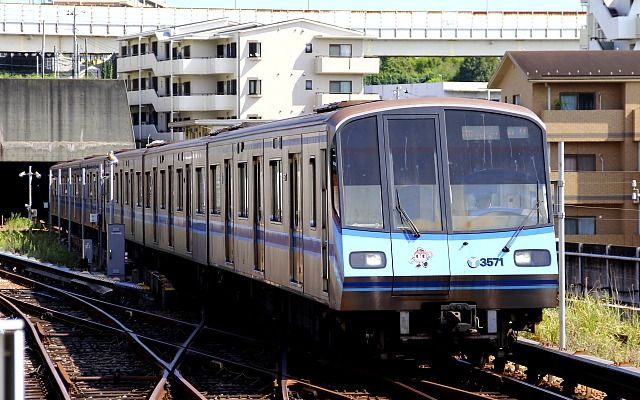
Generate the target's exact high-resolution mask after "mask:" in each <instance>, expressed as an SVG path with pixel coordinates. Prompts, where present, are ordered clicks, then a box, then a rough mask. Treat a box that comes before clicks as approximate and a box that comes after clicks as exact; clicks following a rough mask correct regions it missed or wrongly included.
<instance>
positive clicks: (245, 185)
mask: <svg viewBox="0 0 640 400" xmlns="http://www.w3.org/2000/svg"><path fill="white" fill-rule="evenodd" d="M238 217H241V218H248V217H249V169H248V166H247V163H246V162H241V163H238Z"/></svg>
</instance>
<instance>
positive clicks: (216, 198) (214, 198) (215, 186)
mask: <svg viewBox="0 0 640 400" xmlns="http://www.w3.org/2000/svg"><path fill="white" fill-rule="evenodd" d="M209 169H210V172H211V185H210V187H211V211H210V213H211V214H213V215H220V213H221V212H222V204H221V200H222V198H221V196H220V194H221V191H222V181H221V180H220V178H221V177H220V164H215V165H210V166H209Z"/></svg>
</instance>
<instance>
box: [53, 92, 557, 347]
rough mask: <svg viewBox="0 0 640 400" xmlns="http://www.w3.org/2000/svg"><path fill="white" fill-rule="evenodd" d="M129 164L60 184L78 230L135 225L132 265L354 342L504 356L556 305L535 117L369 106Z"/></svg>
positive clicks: (515, 111) (209, 140) (59, 208)
mask: <svg viewBox="0 0 640 400" xmlns="http://www.w3.org/2000/svg"><path fill="white" fill-rule="evenodd" d="M116 155H117V158H118V163H117V165H115V166H114V167H113V168H109V167H106V165H107V164H106V156H96V157H92V158H88V159H84V160H75V161H69V162H64V163H59V164H57V165H55V166H54V167H53V168H52V176H54V177H55V178H56V179H53V180H52V187H51V199H50V204H51V211H52V214H53V215H57V216H59V217H60V218H61V219H62V220H65V221H69V222H68V223H67V225H66V226H67V228H68V229H71V230H72V232H74V233H75V232H78V229H79V228H78V227H79V226H80V225H85V226H86V227H90V228H93V230H95V231H96V232H99V231H104V226H101V224H100V221H108V222H112V223H118V224H124V225H125V227H126V239H127V245H128V246H130V247H131V249H134V248H137V249H140V248H144V249H150V250H151V251H153V252H154V253H155V254H162V255H166V254H172V255H175V256H178V257H179V258H180V259H181V260H183V261H184V262H186V260H189V261H190V262H189V263H188V264H189V265H197V266H198V268H200V269H201V270H206V269H208V270H211V269H215V270H216V271H217V272H219V273H222V274H225V275H227V276H232V277H234V279H236V278H235V277H243V278H242V279H243V280H244V281H249V282H252V283H253V284H255V283H256V282H262V283H264V284H266V285H265V286H266V287H271V288H273V287H276V288H278V289H277V290H276V292H280V293H287V296H289V299H299V300H300V301H302V299H304V301H305V302H307V303H310V304H314V305H317V306H319V308H320V309H324V310H325V311H326V312H324V313H323V315H324V316H325V317H326V316H335V318H337V319H339V320H340V322H341V324H342V326H343V328H344V329H346V330H349V329H350V326H353V327H354V328H353V329H354V330H353V331H354V332H360V333H362V334H366V335H367V336H368V337H383V336H384V337H385V339H384V340H385V341H388V340H391V339H390V338H393V340H395V339H407V340H411V339H419V338H427V337H433V335H434V334H435V333H436V332H437V333H439V334H442V335H454V336H456V337H458V338H462V339H464V338H468V339H486V340H487V341H489V342H491V343H494V344H495V345H497V346H498V347H505V346H506V345H507V338H508V336H509V334H510V332H512V331H514V330H521V329H527V328H531V327H533V326H534V325H535V324H536V323H537V322H539V321H540V319H541V316H542V309H543V308H547V307H554V306H556V303H557V289H558V284H557V278H558V266H557V260H556V257H555V251H556V250H555V235H554V229H553V221H552V213H551V199H550V186H549V185H550V183H549V171H548V167H547V165H548V161H549V160H548V154H547V151H546V137H545V129H544V126H543V124H542V122H541V121H540V120H539V118H538V117H537V116H536V115H535V114H533V113H532V112H531V111H529V110H527V109H525V108H523V107H520V106H515V105H509V104H505V103H496V102H489V101H482V100H466V99H453V98H421V99H406V100H394V101H378V102H369V103H363V104H357V105H351V106H344V107H335V108H333V109H332V108H330V107H328V108H327V109H326V110H324V112H317V113H315V114H311V115H304V116H299V117H294V118H290V119H286V120H281V121H276V122H269V123H264V124H259V125H253V126H247V127H242V128H239V129H235V130H227V131H224V132H220V133H218V134H215V135H212V136H208V137H204V138H199V139H194V140H186V141H181V142H174V143H167V144H163V145H155V146H151V147H148V148H146V149H137V150H130V151H120V152H118V153H117V154H116ZM83 182H84V183H83ZM101 183H104V184H101ZM82 210H84V213H83V212H81V211H82ZM89 213H99V214H102V215H104V216H105V218H100V219H99V220H98V221H97V222H93V223H92V222H90V219H89V217H88V214H89ZM136 251H137V250H136ZM350 324H351V325H350ZM356 326H357V328H355V327H356Z"/></svg>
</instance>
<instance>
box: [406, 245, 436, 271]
mask: <svg viewBox="0 0 640 400" xmlns="http://www.w3.org/2000/svg"><path fill="white" fill-rule="evenodd" d="M431 257H433V251H431V250H425V249H423V248H422V247H418V248H417V249H416V251H415V252H414V253H413V257H411V260H409V263H410V264H416V268H427V267H428V266H429V260H430V259H431Z"/></svg>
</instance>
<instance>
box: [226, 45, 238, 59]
mask: <svg viewBox="0 0 640 400" xmlns="http://www.w3.org/2000/svg"><path fill="white" fill-rule="evenodd" d="M236 54H237V53H236V44H235V42H234V43H228V44H227V58H236Z"/></svg>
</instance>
